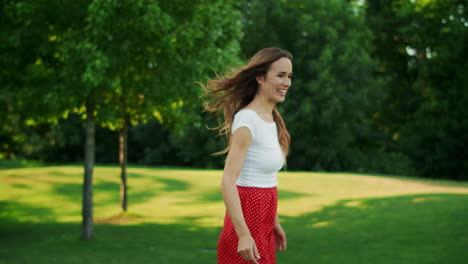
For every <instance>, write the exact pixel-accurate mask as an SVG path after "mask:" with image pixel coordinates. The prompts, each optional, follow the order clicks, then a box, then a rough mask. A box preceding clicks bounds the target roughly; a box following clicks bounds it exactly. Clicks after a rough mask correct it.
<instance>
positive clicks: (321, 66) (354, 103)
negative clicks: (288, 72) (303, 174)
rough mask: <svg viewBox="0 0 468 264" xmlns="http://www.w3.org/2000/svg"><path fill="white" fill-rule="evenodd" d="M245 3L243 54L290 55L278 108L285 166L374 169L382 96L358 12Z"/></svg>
mask: <svg viewBox="0 0 468 264" xmlns="http://www.w3.org/2000/svg"><path fill="white" fill-rule="evenodd" d="M251 5H252V7H250V8H249V9H248V10H246V11H245V13H246V16H247V18H246V22H245V24H246V29H245V31H246V32H248V33H246V34H245V38H244V39H243V42H242V43H245V45H244V46H243V53H244V54H245V56H251V55H252V53H253V52H254V51H256V50H258V49H260V48H263V47H266V46H280V47H282V48H285V49H287V50H289V51H291V52H292V53H293V55H295V57H294V59H293V65H294V67H293V72H294V74H293V85H292V88H291V89H290V92H289V93H288V95H287V100H286V101H285V103H284V105H282V106H281V108H282V110H283V111H282V112H283V113H284V118H285V120H286V123H287V126H288V129H289V130H290V133H291V134H292V145H291V157H290V159H289V161H288V168H290V169H301V170H364V171H366V170H367V171H369V170H376V169H379V164H374V163H378V162H379V161H378V160H376V159H373V158H372V157H373V156H375V153H376V152H377V151H378V149H377V147H376V146H375V145H374V144H373V141H372V137H375V136H377V135H376V133H375V132H374V130H372V127H371V122H370V120H371V116H372V114H373V113H374V112H375V111H376V106H377V104H378V102H379V100H380V98H381V97H382V95H383V93H384V91H383V90H382V85H381V81H380V80H375V79H374V78H373V75H372V71H373V68H374V67H375V64H374V62H373V61H372V59H371V57H370V51H371V50H372V46H371V43H370V41H369V39H370V32H369V31H368V29H367V28H366V26H365V24H364V20H363V19H362V17H360V16H359V13H358V12H357V11H356V10H355V9H353V8H352V6H351V5H350V4H349V3H347V2H344V1H318V0H317V1H315V0H308V1H284V2H276V1H274V2H271V1H253V2H252V3H251ZM260 7H262V8H260ZM257 33H258V34H263V37H261V38H257Z"/></svg>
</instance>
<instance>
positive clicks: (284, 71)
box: [278, 71, 292, 75]
mask: <svg viewBox="0 0 468 264" xmlns="http://www.w3.org/2000/svg"><path fill="white" fill-rule="evenodd" d="M278 73H285V74H287V72H285V71H280V72H278ZM291 75H292V72H291Z"/></svg>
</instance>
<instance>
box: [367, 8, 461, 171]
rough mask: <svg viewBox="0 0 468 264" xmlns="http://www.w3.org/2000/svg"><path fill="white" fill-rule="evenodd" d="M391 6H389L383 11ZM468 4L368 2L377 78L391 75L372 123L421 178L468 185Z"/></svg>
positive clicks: (386, 143) (389, 145)
mask: <svg viewBox="0 0 468 264" xmlns="http://www.w3.org/2000/svg"><path fill="white" fill-rule="evenodd" d="M389 5H390V6H391V7H392V8H388V6H389ZM466 8H467V7H466V1H458V0H435V1H369V2H368V4H367V10H366V14H367V20H368V23H369V25H370V26H371V28H372V30H373V31H374V43H375V47H376V53H375V56H376V57H377V58H378V59H379V60H380V61H381V66H380V67H379V70H380V74H383V75H387V76H391V78H392V82H391V85H390V86H389V89H390V91H389V96H388V97H387V98H386V99H385V104H384V105H383V106H382V109H381V111H380V113H381V115H380V116H381V118H380V120H377V123H378V124H379V125H380V126H381V127H383V128H384V131H385V132H386V133H387V137H388V139H389V140H387V141H386V142H384V144H385V145H386V146H387V148H393V149H395V150H397V151H401V152H402V153H403V154H404V155H406V156H408V157H409V158H410V160H411V166H412V167H414V169H415V170H416V172H417V173H418V174H419V175H422V176H429V177H448V178H453V179H467V177H466V173H465V171H466V169H467V168H468V163H467V160H468V156H467V154H466V151H465V142H467V141H468V138H467V135H466V130H467V129H468V122H467V120H468V119H467V115H466V113H465V109H464V108H466V107H465V106H466V105H467V104H468V97H467V93H466V91H467V90H466V87H468V79H467V78H466V77H465V76H467V73H468V72H467V69H468V68H467V66H468V65H467V62H466V58H467V56H468V55H467V46H466V44H465V43H466V39H467V36H468V23H467V22H466V21H467V19H468V17H467V10H466Z"/></svg>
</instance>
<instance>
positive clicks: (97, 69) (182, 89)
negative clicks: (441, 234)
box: [0, 0, 468, 180]
mask: <svg viewBox="0 0 468 264" xmlns="http://www.w3.org/2000/svg"><path fill="white" fill-rule="evenodd" d="M65 2H66V3H64V2H60V3H59V2H57V1H53V0H47V1H37V2H36V1H3V2H2V3H1V4H0V10H1V14H2V15H1V16H0V28H1V31H0V36H1V39H2V41H1V42H0V52H1V56H0V68H1V70H0V78H1V86H0V89H1V93H0V119H1V121H0V158H2V159H13V158H18V157H21V158H27V159H37V160H42V161H46V162H81V161H83V159H84V145H85V125H86V123H85V121H84V120H85V118H86V115H87V113H86V111H85V110H84V109H85V107H86V106H88V104H89V103H90V102H92V103H93V113H95V115H96V134H95V135H96V149H95V153H96V162H98V163H117V162H118V161H119V136H121V135H122V130H123V129H127V127H128V131H127V130H126V131H127V132H126V135H127V136H126V137H127V144H128V161H129V162H130V163H133V164H145V165H168V166H192V167H198V168H222V166H223V162H224V157H223V156H221V157H220V156H211V154H212V153H214V152H216V151H219V150H221V149H222V148H224V144H225V141H224V139H223V138H220V137H218V136H217V133H216V131H212V130H209V129H207V127H215V126H216V124H217V121H216V118H214V117H212V116H210V115H208V114H207V113H206V112H203V107H202V100H201V99H199V96H200V95H201V93H202V90H201V87H200V86H199V85H198V84H196V83H195V82H197V81H200V82H202V83H203V82H206V81H207V80H208V79H210V78H214V77H215V75H214V73H213V71H216V72H218V73H220V74H222V73H223V72H225V71H229V68H227V67H228V66H239V65H242V63H244V62H245V60H246V59H247V58H249V57H250V56H252V55H253V54H254V53H255V52H256V51H257V50H259V49H261V48H264V47H270V46H278V47H281V48H283V49H286V50H289V51H290V52H291V53H292V54H293V55H294V60H293V67H294V68H293V72H294V73H293V85H292V87H291V89H290V92H288V95H287V98H286V101H285V103H284V104H282V105H280V106H279V107H280V111H281V113H282V114H283V117H284V119H285V121H286V124H287V127H288V129H289V131H290V134H291V136H292V145H291V156H290V158H289V159H288V165H287V169H288V170H313V171H347V172H364V173H385V174H398V175H415V176H421V177H435V178H450V179H458V180H468V174H467V171H468V151H467V150H466V143H467V142H468V132H467V131H468V115H467V114H466V109H467V106H468V77H467V76H468V54H467V51H468V45H467V43H468V15H467V12H468V6H467V4H468V3H467V2H466V1H465V0H432V1H410V0H393V1H392V0H372V1H353V0H350V1H343V0H329V1H323V0H303V1H299V0H286V1H270V0H253V1H247V0H245V1H235V0H220V1H208V0H201V1H182V0H175V1H150V0H147V1H144V0H135V1H122V2H120V1H117V2H115V3H114V1H104V0H101V1H84V0H81V1H68V2H67V1H65ZM155 2H156V3H157V5H151V8H148V7H147V6H149V4H148V3H153V4H154V3H155ZM117 3H118V4H117ZM154 6H156V7H154ZM88 113H89V112H88Z"/></svg>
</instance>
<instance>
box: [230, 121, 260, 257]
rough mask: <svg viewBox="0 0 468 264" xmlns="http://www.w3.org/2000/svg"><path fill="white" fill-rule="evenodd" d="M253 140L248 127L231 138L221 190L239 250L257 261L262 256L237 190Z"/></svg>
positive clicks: (237, 131) (239, 129)
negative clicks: (246, 219) (237, 181)
mask: <svg viewBox="0 0 468 264" xmlns="http://www.w3.org/2000/svg"><path fill="white" fill-rule="evenodd" d="M251 142H252V134H251V133H250V131H249V129H248V128H247V127H240V128H238V129H237V130H236V132H235V133H234V135H232V138H231V145H230V147H229V153H228V156H227V159H226V165H225V166H224V173H223V178H222V180H221V192H222V194H223V198H224V204H225V205H226V210H227V213H228V215H229V217H230V219H231V221H232V224H233V225H234V229H235V230H236V234H237V237H238V238H239V244H238V247H237V252H238V253H239V254H240V255H241V256H242V258H243V259H244V260H246V261H252V262H254V263H257V264H258V262H257V259H259V258H260V255H259V254H258V250H257V246H256V245H255V241H254V239H253V238H252V235H251V234H250V231H249V228H248V227H247V224H246V222H245V219H244V215H243V213H242V207H241V203H240V199H239V193H238V192H237V186H236V180H237V177H238V176H239V174H240V171H241V169H242V165H243V164H244V159H245V155H246V153H247V150H248V148H249V145H250V143H251Z"/></svg>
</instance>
